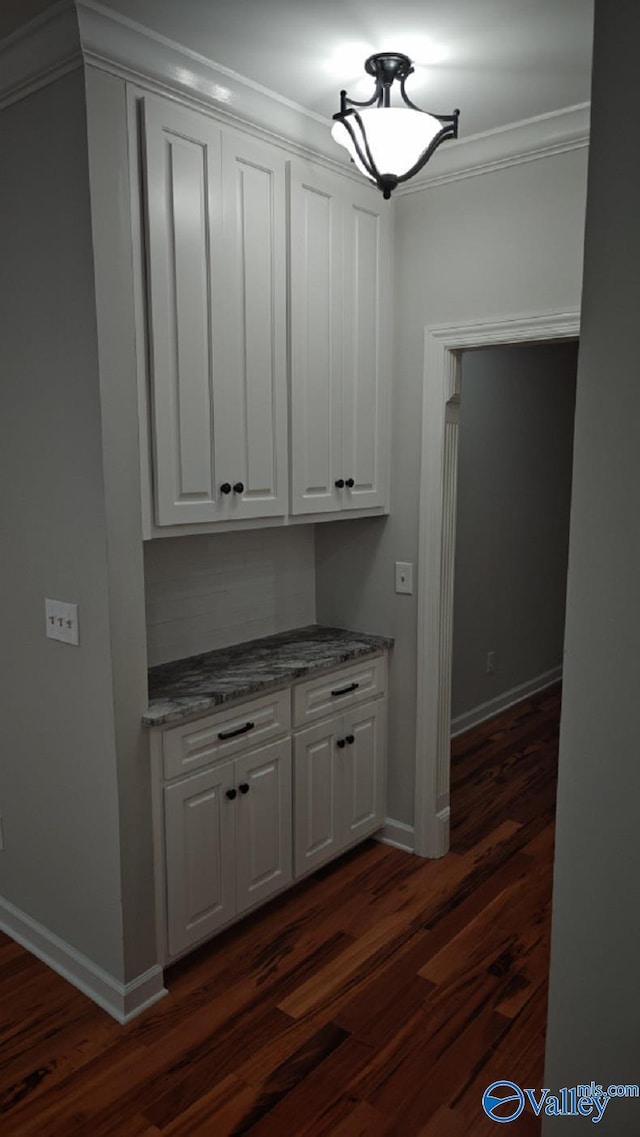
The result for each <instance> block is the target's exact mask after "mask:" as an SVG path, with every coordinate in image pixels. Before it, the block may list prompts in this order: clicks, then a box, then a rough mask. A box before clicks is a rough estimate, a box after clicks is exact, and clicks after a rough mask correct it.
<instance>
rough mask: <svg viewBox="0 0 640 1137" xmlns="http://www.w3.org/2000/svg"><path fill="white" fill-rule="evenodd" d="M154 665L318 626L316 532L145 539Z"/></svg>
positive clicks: (305, 528)
mask: <svg viewBox="0 0 640 1137" xmlns="http://www.w3.org/2000/svg"><path fill="white" fill-rule="evenodd" d="M144 565H145V579H146V596H147V634H148V652H149V664H150V665H153V664H155V663H165V662H166V661H167V660H170V659H183V658H184V657H185V656H187V655H195V654H197V653H198V652H203V651H213V650H214V649H215V648H219V647H226V646H228V645H229V644H235V643H240V642H241V641H242V640H247V639H254V638H258V637H260V636H269V635H272V634H273V633H275V632H285V631H287V630H288V629H289V628H296V627H303V626H304V625H305V624H312V623H313V622H314V620H315V609H316V602H315V547H314V526H313V525H301V526H297V525H296V526H291V527H290V528H288V529H245V530H242V531H240V532H238V533H215V534H210V535H208V536H207V535H203V536H193V537H167V538H162V539H158V540H155V541H148V542H147V543H146V545H145V550H144Z"/></svg>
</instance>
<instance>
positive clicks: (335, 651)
mask: <svg viewBox="0 0 640 1137" xmlns="http://www.w3.org/2000/svg"><path fill="white" fill-rule="evenodd" d="M392 646H393V640H392V639H390V638H388V637H387V636H370V635H366V634H365V633H364V632H348V631H345V630H344V629H343V628H324V627H321V626H320V625H318V624H312V625H310V626H309V627H307V628H296V629H295V631H292V632H281V633H280V634H279V635H277V636H266V637H265V638H264V639H260V640H248V641H247V642H246V643H242V644H235V645H234V646H233V647H227V648H222V649H221V650H220V651H209V652H207V653H206V654H205V655H192V656H190V657H189V658H188V659H178V660H175V662H173V663H161V664H160V665H159V666H158V667H152V668H151V669H150V671H149V709H148V711H147V712H146V714H144V715H143V717H142V721H143V723H144V724H145V726H161V725H163V724H165V723H174V722H180V721H181V720H182V719H188V718H191V717H192V716H194V715H202V714H205V713H206V711H209V710H213V709H215V708H216V707H219V706H221V705H222V704H223V703H230V702H231V701H232V700H233V699H242V698H247V697H248V696H250V695H257V694H260V693H261V692H262V691H268V690H270V689H271V688H275V687H286V686H287V684H289V683H293V682H294V680H296V679H306V678H307V676H309V675H312V674H314V673H315V672H317V671H329V670H330V669H331V668H332V667H339V666H340V664H342V663H349V662H350V660H352V659H358V658H359V657H360V656H365V655H375V654H376V653H377V652H380V651H382V650H383V649H384V648H387V647H392Z"/></svg>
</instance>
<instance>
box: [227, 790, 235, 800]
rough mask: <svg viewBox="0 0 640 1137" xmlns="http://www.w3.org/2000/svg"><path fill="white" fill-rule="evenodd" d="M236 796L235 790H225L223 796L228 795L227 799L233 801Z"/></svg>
mask: <svg viewBox="0 0 640 1137" xmlns="http://www.w3.org/2000/svg"><path fill="white" fill-rule="evenodd" d="M237 796H238V792H237V790H227V792H226V794H225V797H228V798H229V801H233V799H234V797H237Z"/></svg>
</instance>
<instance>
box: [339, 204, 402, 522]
mask: <svg viewBox="0 0 640 1137" xmlns="http://www.w3.org/2000/svg"><path fill="white" fill-rule="evenodd" d="M348 192H349V195H350V196H349V200H348V203H347V206H346V209H345V221H344V265H345V267H344V329H345V332H344V348H343V459H342V465H343V470H344V474H343V477H344V478H345V480H346V479H349V481H351V480H352V481H353V485H352V486H351V487H350V488H349V487H348V488H347V489H346V490H345V491H344V504H343V508H345V509H366V508H369V507H373V506H376V507H377V506H384V505H385V504H386V502H387V496H388V495H387V481H388V445H389V442H388V436H389V420H390V413H389V365H390V360H389V354H390V353H389V340H390V328H389V320H390V311H389V306H390V303H391V297H390V287H389V281H390V273H391V241H390V226H391V214H390V211H389V205H388V203H387V202H385V201H384V200H383V199H382V196H381V195H380V193H378V192H377V191H376V190H373V189H369V188H368V187H367V186H363V187H362V189H360V190H359V189H358V187H357V186H353V187H352V188H351V187H350V188H349V191H348Z"/></svg>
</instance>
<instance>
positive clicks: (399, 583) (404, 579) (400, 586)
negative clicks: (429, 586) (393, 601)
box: [396, 561, 413, 596]
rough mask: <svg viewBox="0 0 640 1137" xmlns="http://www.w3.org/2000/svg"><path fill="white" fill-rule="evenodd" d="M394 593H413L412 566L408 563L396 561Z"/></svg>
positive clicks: (409, 594)
mask: <svg viewBox="0 0 640 1137" xmlns="http://www.w3.org/2000/svg"><path fill="white" fill-rule="evenodd" d="M396 592H400V593H404V594H405V595H407V596H411V595H412V593H413V565H412V564H410V563H409V562H408V561H396Z"/></svg>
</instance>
